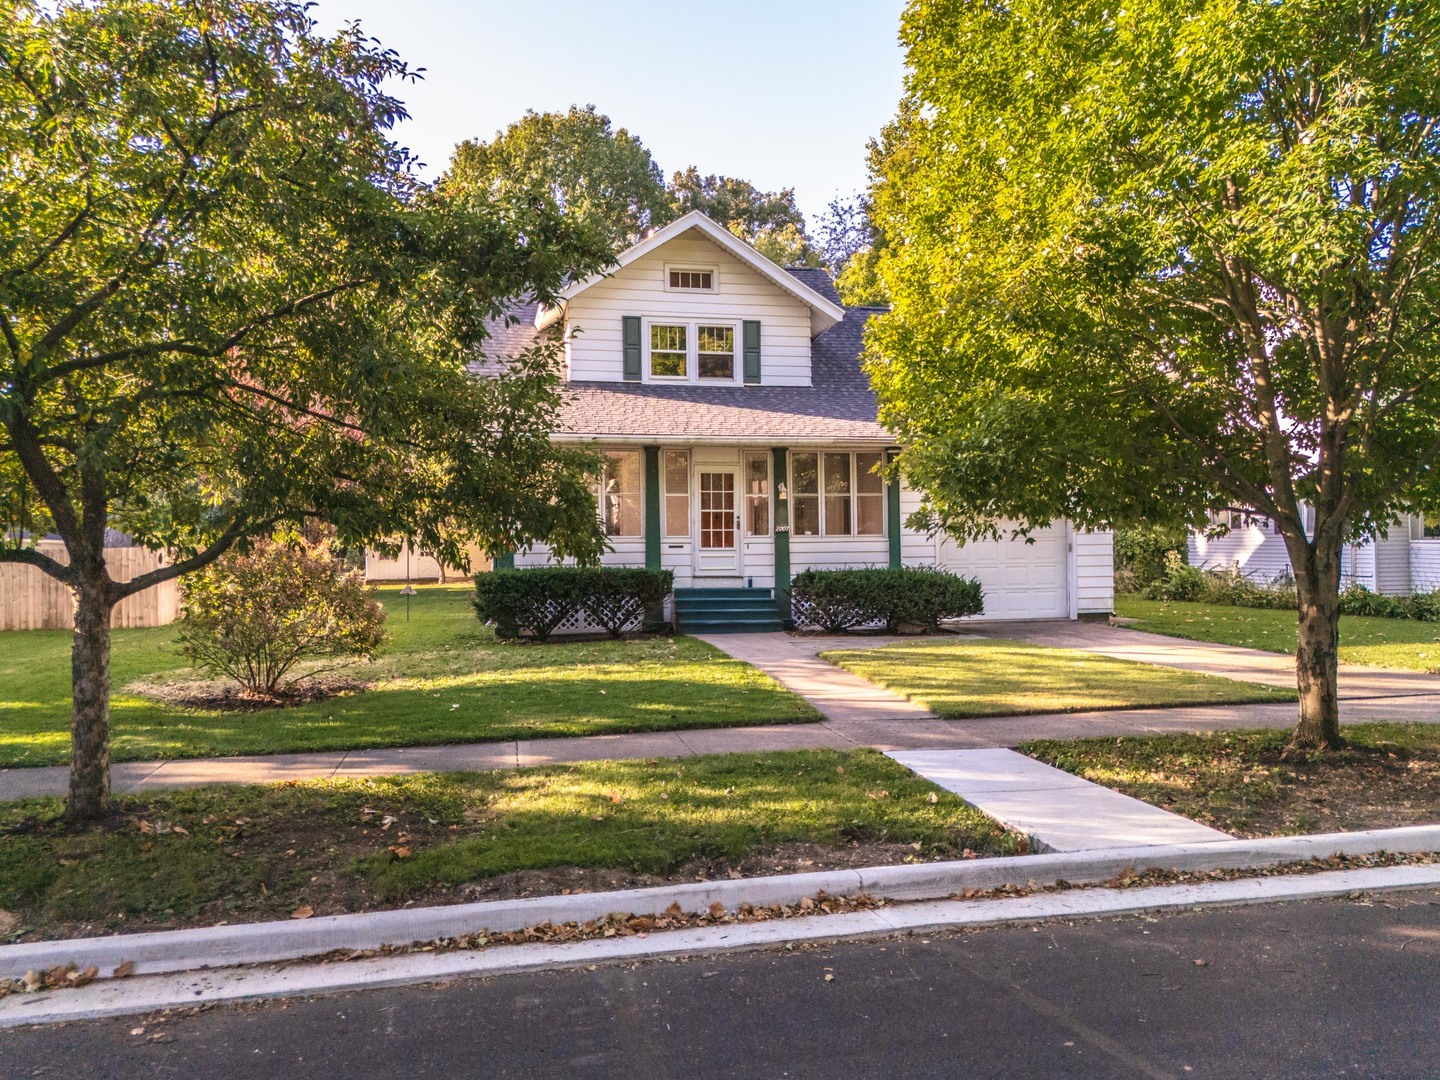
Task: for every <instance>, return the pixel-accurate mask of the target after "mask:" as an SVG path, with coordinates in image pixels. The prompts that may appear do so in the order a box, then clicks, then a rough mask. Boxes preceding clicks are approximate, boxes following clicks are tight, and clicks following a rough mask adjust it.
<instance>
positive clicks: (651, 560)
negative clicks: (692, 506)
mask: <svg viewBox="0 0 1440 1080" xmlns="http://www.w3.org/2000/svg"><path fill="white" fill-rule="evenodd" d="M645 569H647V570H659V569H660V448H659V447H658V446H647V447H645Z"/></svg>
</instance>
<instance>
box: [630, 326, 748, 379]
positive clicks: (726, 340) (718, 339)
mask: <svg viewBox="0 0 1440 1080" xmlns="http://www.w3.org/2000/svg"><path fill="white" fill-rule="evenodd" d="M738 336H739V333H738V327H737V326H736V325H735V324H734V323H709V322H652V323H650V330H649V334H648V335H647V340H648V342H649V346H650V349H649V352H650V356H649V371H650V378H651V379H657V380H661V381H665V380H670V379H676V380H679V379H687V380H691V379H698V380H699V381H700V382H726V383H733V382H735V380H736V363H735V359H736V357H735V339H736V338H737V337H738Z"/></svg>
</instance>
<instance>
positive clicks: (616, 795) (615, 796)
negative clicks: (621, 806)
mask: <svg viewBox="0 0 1440 1080" xmlns="http://www.w3.org/2000/svg"><path fill="white" fill-rule="evenodd" d="M610 801H611V802H613V803H618V802H624V801H625V800H624V799H623V798H622V797H621V795H620V792H618V791H612V792H610Z"/></svg>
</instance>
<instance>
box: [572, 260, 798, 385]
mask: <svg viewBox="0 0 1440 1080" xmlns="http://www.w3.org/2000/svg"><path fill="white" fill-rule="evenodd" d="M666 263H671V264H694V265H697V266H713V267H715V268H716V274H717V282H716V292H714V293H706V292H678V291H674V292H672V291H669V290H667V289H666V288H665V279H664V267H665V264H666ZM626 315H639V316H642V317H654V318H665V317H669V318H674V319H687V320H688V319H704V318H714V319H719V320H725V321H727V322H739V321H742V320H744V319H759V320H760V324H761V326H760V357H761V364H760V374H761V381H762V382H763V383H764V384H766V385H773V386H809V385H810V309H809V307H807V306H806V305H805V304H803V303H802V302H801V301H800V300H798V299H796V298H795V297H794V296H792V295H790V294H789V293H787V292H785V290H784V289H781V288H779V287H778V286H777V285H775V284H774V283H773V282H771V281H767V280H766V279H765V278H763V277H761V276H760V275H759V274H757V273H756V272H755V271H754V270H752V269H751V268H750V267H748V266H746V265H745V264H744V263H742V262H740V261H739V260H738V259H736V258H734V257H733V256H731V255H730V254H728V253H727V252H725V251H722V250H721V249H720V248H719V247H718V246H717V245H715V244H713V243H711V242H710V241H709V240H707V239H705V238H704V237H701V236H699V235H698V234H695V233H693V232H692V233H687V234H686V235H683V236H679V237H677V238H676V239H674V240H672V241H671V242H670V243H668V244H666V245H664V246H663V247H661V248H659V249H657V250H655V251H652V252H651V253H650V254H649V255H646V256H644V257H643V258H640V259H637V260H635V261H634V262H633V263H631V264H630V265H629V266H627V267H625V268H623V269H621V270H618V271H616V272H615V274H614V276H612V277H610V278H608V279H606V280H604V281H601V282H598V283H596V284H595V285H592V286H591V287H590V288H588V289H586V290H585V291H584V292H583V293H581V294H580V295H579V296H577V297H576V298H575V299H574V300H572V301H570V304H569V307H568V309H567V311H566V321H567V323H568V325H569V326H570V328H571V332H572V333H571V339H570V341H569V343H568V345H567V347H566V351H567V356H568V367H569V377H570V378H571V379H572V380H575V381H577V382H586V381H590V382H593V381H602V382H619V381H620V380H621V379H622V378H623V376H624V355H623V343H622V341H621V323H620V320H621V319H622V318H623V317H624V316H626ZM576 331H578V333H576ZM739 347H740V343H739V341H738V340H737V342H736V348H737V350H738V349H739ZM735 363H736V366H737V368H738V367H739V365H740V363H741V357H740V356H739V355H737V356H736V358H735Z"/></svg>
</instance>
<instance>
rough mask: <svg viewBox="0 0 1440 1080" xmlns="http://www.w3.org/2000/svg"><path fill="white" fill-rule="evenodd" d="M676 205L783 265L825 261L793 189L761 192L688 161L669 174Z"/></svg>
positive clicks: (680, 210) (680, 209) (812, 264)
mask: <svg viewBox="0 0 1440 1080" xmlns="http://www.w3.org/2000/svg"><path fill="white" fill-rule="evenodd" d="M670 190H671V193H672V194H673V196H674V198H675V201H676V206H677V210H678V212H679V213H681V214H687V213H689V212H690V211H691V210H699V211H701V212H702V213H704V214H705V215H706V216H707V217H710V218H712V219H713V220H714V221H716V222H718V223H719V224H721V225H723V226H725V228H727V229H729V230H730V231H731V232H732V233H734V234H735V235H736V236H738V237H739V238H740V239H741V240H744V241H745V242H746V243H747V244H750V245H751V246H752V247H754V248H756V249H757V250H758V251H759V252H760V253H761V254H762V255H764V256H765V257H766V258H767V259H769V260H770V261H771V262H776V263H779V264H780V265H781V266H797V265H798V266H823V265H824V262H823V259H822V258H821V255H820V253H819V252H818V251H816V250H815V248H814V246H813V245H812V244H811V242H810V237H809V235H808V234H807V233H806V231H805V215H804V214H803V213H801V212H800V207H799V206H797V205H796V204H795V189H794V188H782V189H781V190H780V191H774V192H770V191H761V190H760V189H759V188H757V187H756V186H755V185H754V184H752V183H750V182H749V181H748V180H737V179H736V178H734V177H732V176H714V175H710V176H701V175H700V170H699V169H697V168H695V166H694V165H691V166H690V167H689V168H688V169H686V170H685V171H684V172H677V173H676V174H675V175H674V176H673V177H671V178H670Z"/></svg>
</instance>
